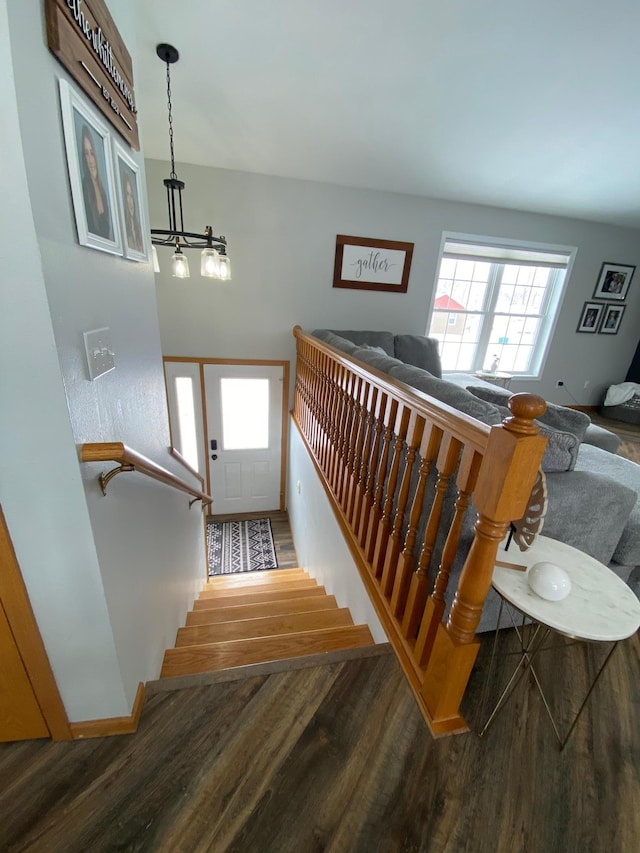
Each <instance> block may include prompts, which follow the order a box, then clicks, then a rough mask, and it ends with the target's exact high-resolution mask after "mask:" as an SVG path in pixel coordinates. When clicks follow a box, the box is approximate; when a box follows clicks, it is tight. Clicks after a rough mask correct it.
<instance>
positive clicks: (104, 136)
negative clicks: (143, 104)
mask: <svg viewBox="0 0 640 853" xmlns="http://www.w3.org/2000/svg"><path fill="white" fill-rule="evenodd" d="M59 89H60V110H61V114H62V127H63V131H64V143H65V150H66V155H67V169H68V172H69V184H70V186H71V198H72V200H73V211H74V215H75V222H76V229H77V233H78V242H79V243H80V245H82V246H88V247H89V248H91V249H98V250H100V251H101V252H110V253H111V254H113V255H122V253H123V249H122V238H121V235H120V222H119V216H118V200H117V195H116V183H115V179H114V171H113V155H112V150H111V133H110V131H109V128H108V125H107V124H106V122H105V121H104V120H103V118H102V117H101V116H100V115H99V114H98V112H97V111H96V110H95V109H94V108H93V107H92V106H91V105H90V104H89V102H88V101H87V100H86V99H85V98H84V97H83V96H82V95H81V94H80V93H79V92H78V91H76V90H75V89H74V88H73V86H71V85H70V84H69V83H67V81H66V80H63V79H60V81H59Z"/></svg>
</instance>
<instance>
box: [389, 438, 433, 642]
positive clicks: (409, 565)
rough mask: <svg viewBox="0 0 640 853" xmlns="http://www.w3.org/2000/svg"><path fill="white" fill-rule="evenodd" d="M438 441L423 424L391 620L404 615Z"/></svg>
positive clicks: (392, 598)
mask: <svg viewBox="0 0 640 853" xmlns="http://www.w3.org/2000/svg"><path fill="white" fill-rule="evenodd" d="M441 441H442V430H441V429H439V428H438V427H436V426H434V425H433V424H431V423H429V424H427V428H426V429H425V431H424V433H423V436H422V441H421V442H420V457H421V459H422V462H421V463H420V470H419V472H418V484H417V486H416V491H415V495H414V497H413V502H412V504H411V512H410V514H409V528H408V530H407V535H406V537H405V540H404V547H403V549H402V554H401V555H400V561H399V564H398V573H397V575H396V580H395V584H394V587H393V595H392V597H391V610H392V611H393V614H394V616H396V617H397V618H398V619H400V618H402V614H403V613H404V612H405V606H406V602H407V594H408V592H409V584H410V581H411V577H412V575H413V571H414V569H415V565H416V558H415V556H414V554H413V549H414V547H415V544H416V537H417V535H418V524H419V523H420V518H421V517H422V507H423V504H424V493H425V489H426V486H427V478H428V476H429V471H430V470H431V464H432V463H433V462H434V460H435V459H436V458H437V456H438V451H439V449H440V442H441ZM402 628H403V633H404V634H405V636H406V629H405V626H404V624H403V626H402Z"/></svg>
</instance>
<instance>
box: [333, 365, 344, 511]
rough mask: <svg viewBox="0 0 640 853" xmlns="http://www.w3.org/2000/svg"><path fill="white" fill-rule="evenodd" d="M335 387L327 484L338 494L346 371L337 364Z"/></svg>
mask: <svg viewBox="0 0 640 853" xmlns="http://www.w3.org/2000/svg"><path fill="white" fill-rule="evenodd" d="M336 367H337V375H336V387H337V391H338V400H337V406H336V420H335V427H334V435H335V444H334V454H333V460H332V466H331V476H330V479H329V482H330V484H331V488H332V489H333V493H334V494H335V495H337V494H338V476H339V473H340V471H341V470H342V451H343V449H344V432H343V429H344V413H345V412H346V407H347V392H346V389H345V384H346V382H347V370H346V368H345V367H343V365H341V364H337V365H336Z"/></svg>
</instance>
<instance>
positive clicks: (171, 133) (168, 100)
mask: <svg viewBox="0 0 640 853" xmlns="http://www.w3.org/2000/svg"><path fill="white" fill-rule="evenodd" d="M167 109H168V110H169V148H170V150H171V177H172V178H174V179H175V178H177V177H178V176H177V175H176V161H175V153H174V150H173V114H172V112H171V72H170V65H169V62H168V61H167Z"/></svg>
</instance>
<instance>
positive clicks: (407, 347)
mask: <svg viewBox="0 0 640 853" xmlns="http://www.w3.org/2000/svg"><path fill="white" fill-rule="evenodd" d="M311 334H312V335H313V336H314V337H316V338H318V339H320V340H322V341H324V342H326V343H328V344H330V345H331V346H334V347H335V348H336V349H338V350H341V351H342V352H345V353H346V354H347V355H350V356H351V357H353V358H355V359H358V360H359V361H362V362H364V363H365V364H368V365H369V366H371V367H373V368H375V369H377V370H380V371H381V372H383V373H386V374H387V375H389V376H390V377H392V378H393V379H395V380H397V381H399V382H404V383H405V384H407V385H409V386H411V387H413V388H416V389H418V390H420V391H423V392H424V393H426V394H429V395H430V396H432V397H435V398H437V399H438V400H440V401H441V402H445V403H447V404H448V405H450V406H452V407H454V408H456V409H458V410H460V411H463V412H465V413H466V414H468V415H471V416H472V417H475V418H477V419H478V420H481V421H482V422H484V423H487V424H489V425H493V424H497V423H500V422H501V421H502V419H503V417H505V416H506V415H509V414H510V412H509V410H508V409H507V408H506V405H507V401H508V399H509V397H510V395H511V392H509V391H507V390H505V389H503V388H499V387H497V386H495V385H493V384H491V383H489V382H485V381H482V380H480V379H478V378H476V377H475V376H473V375H471V374H465V373H452V374H446V375H445V377H444V378H442V370H441V363H440V357H439V354H438V341H437V340H435V339H431V338H426V337H422V336H420V335H394V334H393V333H392V332H388V331H370V330H365V331H362V330H358V331H344V330H329V329H317V330H315V331H313V332H311ZM538 423H539V426H540V428H541V432H542V433H543V434H544V435H545V436H546V437H547V438H548V445H547V451H546V452H545V456H544V458H543V462H542V468H543V470H545V473H546V479H547V490H548V496H549V501H548V510H547V514H546V517H545V522H544V529H543V533H544V535H545V536H549V537H551V538H553V539H558V540H560V541H562V542H566V543H567V544H569V545H573V546H574V547H576V548H578V549H580V550H581V551H584V552H585V553H588V554H590V555H591V556H593V557H595V558H596V559H597V560H600V561H601V562H603V563H605V564H606V565H608V566H609V567H610V568H611V569H612V570H613V571H614V572H615V573H616V574H617V575H618V576H619V577H620V578H622V579H623V580H625V581H627V582H628V583H629V584H630V585H631V586H632V588H634V589H635V590H636V592H638V590H639V589H640V499H639V495H640V465H636V464H635V463H634V462H631V461H629V460H627V459H624V458H622V457H621V456H617V455H616V450H617V448H618V446H619V444H620V440H619V439H618V437H617V436H615V435H614V434H613V433H611V432H609V431H608V430H605V429H602V428H601V427H598V426H596V425H595V424H592V423H591V421H590V419H589V417H588V416H587V415H586V414H585V413H584V412H578V411H576V410H573V409H567V408H565V407H562V406H556V405H553V404H548V409H547V412H546V413H545V415H543V416H542V417H541V418H540V419H539V421H538ZM474 520H475V517H474V516H473V513H470V518H469V521H468V523H467V524H466V525H465V527H466V535H467V536H468V538H469V542H470V539H471V537H472V535H473V532H472V531H473V527H472V524H473V521H474ZM461 562H462V561H460V565H459V567H458V568H459V569H461V567H462V566H461ZM454 569H455V567H454ZM453 588H454V589H455V585H453ZM494 625H495V602H494V603H491V602H489V601H488V602H487V606H485V612H484V614H483V620H482V622H481V624H480V628H479V630H481V631H482V630H488V629H489V628H491V627H493V626H494Z"/></svg>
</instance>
